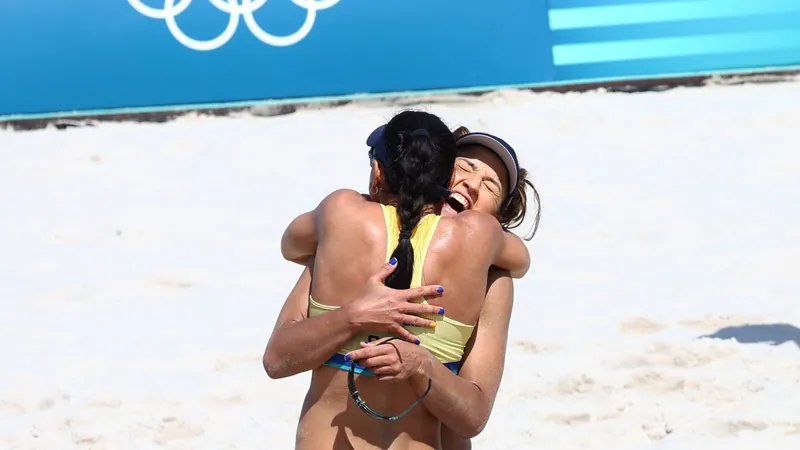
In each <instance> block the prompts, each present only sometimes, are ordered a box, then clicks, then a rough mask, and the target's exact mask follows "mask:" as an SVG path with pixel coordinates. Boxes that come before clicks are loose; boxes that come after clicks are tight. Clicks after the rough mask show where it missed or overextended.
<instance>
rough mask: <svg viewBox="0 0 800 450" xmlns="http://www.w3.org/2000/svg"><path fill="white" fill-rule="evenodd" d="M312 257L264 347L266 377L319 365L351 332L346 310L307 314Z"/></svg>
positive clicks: (288, 374) (289, 373) (335, 350)
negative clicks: (317, 314) (310, 316)
mask: <svg viewBox="0 0 800 450" xmlns="http://www.w3.org/2000/svg"><path fill="white" fill-rule="evenodd" d="M312 264H313V261H311V262H310V264H309V265H308V266H306V267H305V269H303V273H302V274H301V275H300V278H299V279H298V280H297V283H296V284H295V285H294V288H293V289H292V292H291V293H290V294H289V297H288V298H287V299H286V302H285V303H284V304H283V308H282V309H281V312H280V314H279V315H278V320H277V321H276V323H275V328H274V329H273V331H272V336H270V338H269V342H268V343H267V348H266V349H265V350H264V357H263V360H262V362H263V364H264V370H266V371H267V375H269V377H270V378H284V377H288V376H291V375H295V374H298V373H301V372H305V371H307V370H311V369H314V368H317V367H319V366H321V365H322V364H323V363H324V362H325V361H327V360H328V358H330V357H331V355H333V354H334V353H336V352H337V351H338V350H339V349H340V348H341V347H342V345H344V344H345V342H347V341H348V340H349V339H350V338H352V337H353V336H355V334H356V333H357V330H356V329H355V328H354V327H352V326H351V325H350V323H349V322H348V320H346V319H347V317H346V310H345V312H342V309H341V308H340V309H338V310H335V311H330V312H328V313H326V314H322V315H319V316H317V317H312V318H310V319H309V318H308V296H309V292H310V289H311V268H312Z"/></svg>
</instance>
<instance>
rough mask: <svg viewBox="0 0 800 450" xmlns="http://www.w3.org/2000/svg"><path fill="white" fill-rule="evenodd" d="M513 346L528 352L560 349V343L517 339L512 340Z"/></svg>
mask: <svg viewBox="0 0 800 450" xmlns="http://www.w3.org/2000/svg"><path fill="white" fill-rule="evenodd" d="M514 346H515V347H518V348H520V349H522V350H523V351H525V352H528V353H545V352H550V351H554V350H560V349H561V346H560V345H558V344H553V343H548V342H532V341H517V342H514Z"/></svg>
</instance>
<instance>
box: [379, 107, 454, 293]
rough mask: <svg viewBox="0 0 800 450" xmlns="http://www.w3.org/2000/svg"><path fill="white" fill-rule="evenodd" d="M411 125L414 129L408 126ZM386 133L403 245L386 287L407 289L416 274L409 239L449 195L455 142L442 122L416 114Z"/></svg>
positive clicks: (405, 114)
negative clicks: (426, 214)
mask: <svg viewBox="0 0 800 450" xmlns="http://www.w3.org/2000/svg"><path fill="white" fill-rule="evenodd" d="M403 122H406V123H403ZM411 123H414V125H412V126H409V125H411ZM401 124H402V125H401ZM395 126H396V127H395ZM398 128H399V129H398ZM408 130H413V131H408ZM384 133H385V134H384V139H385V144H386V150H387V157H388V158H387V161H385V162H388V164H386V165H385V167H384V168H385V169H386V170H385V174H386V182H387V184H388V188H389V189H390V190H391V192H392V193H393V194H396V196H397V217H398V222H399V224H400V233H399V241H398V243H397V247H396V248H395V249H394V252H392V257H393V258H395V259H396V260H397V268H396V269H395V270H394V272H392V273H391V274H390V275H389V276H388V277H387V278H386V282H385V284H386V286H389V287H391V288H393V289H408V288H409V287H411V278H412V276H413V274H414V246H413V244H412V243H411V235H412V233H413V231H414V229H415V228H416V226H417V225H418V224H419V222H420V220H421V219H422V213H423V210H424V209H425V207H426V206H429V205H434V204H437V203H441V202H443V201H444V200H445V199H446V198H447V197H448V196H449V195H450V191H449V190H448V189H447V186H448V185H449V183H450V178H451V176H452V173H453V165H454V164H455V139H454V138H453V134H452V133H451V132H450V130H449V129H448V128H447V126H446V125H445V124H444V123H443V122H441V119H439V118H438V117H436V116H434V115H432V114H429V113H424V112H417V111H406V112H403V113H400V114H398V115H397V116H395V118H393V119H392V120H391V121H390V122H389V123H388V124H387V127H386V130H385V131H384Z"/></svg>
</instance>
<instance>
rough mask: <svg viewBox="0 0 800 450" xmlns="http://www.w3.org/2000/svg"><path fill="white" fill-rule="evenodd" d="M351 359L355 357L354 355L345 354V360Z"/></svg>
mask: <svg viewBox="0 0 800 450" xmlns="http://www.w3.org/2000/svg"><path fill="white" fill-rule="evenodd" d="M351 359H353V357H352V356H350V355H344V360H345V361H350V360H351Z"/></svg>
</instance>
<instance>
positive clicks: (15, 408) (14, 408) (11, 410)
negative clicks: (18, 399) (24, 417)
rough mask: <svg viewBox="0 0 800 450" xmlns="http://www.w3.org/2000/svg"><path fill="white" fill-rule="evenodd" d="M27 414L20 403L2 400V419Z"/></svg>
mask: <svg viewBox="0 0 800 450" xmlns="http://www.w3.org/2000/svg"><path fill="white" fill-rule="evenodd" d="M26 412H27V411H25V408H24V407H23V406H22V405H20V404H19V403H14V402H10V401H6V400H0V417H3V416H11V415H17V414H25V413H26Z"/></svg>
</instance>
